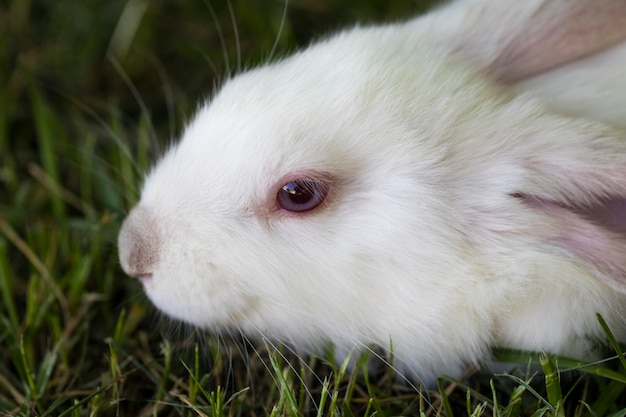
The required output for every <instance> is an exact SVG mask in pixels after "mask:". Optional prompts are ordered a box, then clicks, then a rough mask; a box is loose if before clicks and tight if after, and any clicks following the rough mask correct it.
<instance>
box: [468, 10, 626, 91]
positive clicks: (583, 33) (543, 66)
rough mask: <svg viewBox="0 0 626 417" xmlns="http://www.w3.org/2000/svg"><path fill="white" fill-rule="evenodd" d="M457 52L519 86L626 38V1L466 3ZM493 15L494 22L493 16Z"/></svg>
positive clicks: (498, 76)
mask: <svg viewBox="0 0 626 417" xmlns="http://www.w3.org/2000/svg"><path fill="white" fill-rule="evenodd" d="M465 6H466V7H468V8H469V13H468V12H467V10H468V9H465V11H464V12H465V13H466V20H465V22H464V24H462V25H461V30H463V31H464V36H463V37H462V40H460V41H459V42H460V44H459V49H460V50H461V51H463V52H462V53H467V55H468V56H469V58H470V59H478V60H480V61H481V62H478V64H479V65H481V66H482V67H483V68H485V69H486V70H487V71H488V72H489V73H491V74H493V75H494V76H495V77H496V78H498V79H500V80H502V81H505V82H511V83H514V82H518V81H522V80H524V79H527V78H530V77H532V76H535V75H538V74H541V73H544V72H546V71H549V70H552V69H555V68H557V67H559V66H561V65H565V64H568V63H570V62H573V61H577V60H581V59H584V58H586V57H589V56H591V55H593V54H596V53H598V52H601V51H603V50H606V49H609V48H611V47H612V46H614V45H616V44H618V43H620V42H622V41H624V40H626V2H625V1H624V0H524V1H519V0H505V1H502V0H488V1H485V0H466V1H465ZM496 17H497V18H496Z"/></svg>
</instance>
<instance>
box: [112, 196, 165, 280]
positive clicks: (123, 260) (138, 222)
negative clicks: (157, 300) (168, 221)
mask: <svg viewBox="0 0 626 417" xmlns="http://www.w3.org/2000/svg"><path fill="white" fill-rule="evenodd" d="M160 247H161V236H160V234H159V231H158V227H157V225H156V222H155V221H154V219H153V217H152V216H151V214H150V212H149V210H148V209H146V208H144V207H141V206H138V207H135V208H134V209H133V210H131V212H130V214H129V215H128V217H126V220H124V224H122V229H121V230H120V234H119V236H118V248H119V258H120V264H121V265H122V269H123V270H124V272H125V273H126V274H128V275H130V276H131V277H138V278H140V279H142V280H145V279H149V278H150V277H151V276H152V273H153V271H154V269H155V268H156V266H157V264H158V262H159V255H160Z"/></svg>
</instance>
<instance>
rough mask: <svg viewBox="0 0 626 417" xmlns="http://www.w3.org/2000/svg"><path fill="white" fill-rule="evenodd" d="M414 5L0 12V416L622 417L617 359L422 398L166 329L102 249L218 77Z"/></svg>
mask: <svg viewBox="0 0 626 417" xmlns="http://www.w3.org/2000/svg"><path fill="white" fill-rule="evenodd" d="M424 7H426V4H425V3H423V4H422V3H419V2H417V1H414V2H408V1H405V2H401V1H395V2H385V1H382V0H380V1H371V2H368V3H367V4H360V2H356V1H349V2H347V1H341V2H340V1H338V0H337V1H333V2H330V1H329V2H312V1H305V0H300V1H295V0H292V2H290V3H289V4H288V5H287V8H286V9H285V4H284V3H283V2H282V1H275V2H272V1H266V2H262V1H256V2H243V1H237V0H231V1H230V2H228V3H226V2H219V4H218V2H215V4H210V3H209V2H204V1H196V2H188V3H186V4H185V6H184V7H183V6H182V5H179V4H178V3H175V2H145V1H141V0H123V1H103V0H98V1H92V2H89V3H86V2H78V1H69V0H64V1H59V2H41V1H40V2H35V1H30V2H29V1H22V0H7V1H5V2H4V3H3V4H2V5H0V28H1V29H0V30H1V31H2V33H1V35H0V87H1V88H0V295H1V301H0V415H19V416H117V415H120V416H265V415H272V416H339V415H341V416H374V415H377V416H392V415H424V416H434V415H447V416H452V415H457V416H458V415H461V416H463V415H468V416H478V415H493V416H518V415H536V416H540V415H553V416H562V415H581V416H594V415H598V416H604V415H612V416H624V415H626V361H624V357H623V354H622V353H621V350H620V347H619V345H618V344H616V343H614V344H613V351H614V353H615V354H616V355H618V356H619V355H621V356H619V359H618V360H616V361H613V362H611V363H608V364H594V365H591V366H587V367H583V368H580V364H578V363H575V362H567V360H566V359H564V358H551V357H547V356H532V355H528V354H524V353H519V352H503V351H502V352H497V354H498V355H499V357H500V358H501V359H503V360H507V361H510V362H517V363H521V364H522V365H521V366H520V367H521V369H522V371H521V372H519V373H518V374H516V376H514V375H495V376H494V375H479V374H475V375H473V376H471V377H470V378H469V379H467V380H463V381H462V382H459V381H450V380H449V379H446V378H442V379H441V381H440V385H439V387H437V388H436V389H434V390H432V391H426V390H419V389H417V388H415V387H412V386H411V385H410V384H406V383H402V382H401V381H400V380H398V379H397V378H395V377H394V375H393V373H392V372H391V370H384V371H383V372H380V373H372V374H370V373H369V372H368V367H367V362H368V361H367V358H361V359H359V360H357V361H356V365H354V366H353V367H348V366H347V364H346V363H344V364H343V365H336V364H334V362H333V361H332V352H329V353H328V354H327V355H326V356H325V358H315V357H313V358H304V357H298V356H297V355H294V354H293V353H291V352H289V350H288V349H286V348H283V347H276V346H273V345H271V344H265V345H264V344H254V345H253V344H250V343H248V342H247V341H246V340H245V339H243V338H241V340H231V339H228V338H226V337H221V338H220V337H218V336H215V335H205V334H201V333H200V332H198V331H196V330H194V329H189V328H185V327H184V326H183V325H180V324H176V323H167V322H164V320H162V319H160V318H159V316H158V314H157V313H156V312H155V311H154V310H153V308H152V307H151V306H150V304H149V303H148V302H147V301H146V299H145V297H144V296H143V295H142V292H141V287H140V285H139V283H138V282H136V281H135V280H132V279H130V278H127V277H125V276H124V275H123V273H122V272H121V270H120V268H119V265H118V261H117V254H116V247H115V246H116V235H117V231H118V230H119V227H120V224H121V221H122V219H123V217H124V215H125V213H126V212H127V211H128V210H129V208H130V207H131V206H132V205H133V203H134V202H135V201H136V199H137V196H138V186H139V185H140V184H141V178H142V173H143V172H145V171H146V170H147V169H148V167H149V166H150V164H151V161H153V160H154V158H155V157H156V156H157V155H158V153H159V149H161V148H162V147H163V146H165V145H166V144H167V142H168V141H169V140H171V139H172V138H174V137H175V136H176V132H178V131H179V130H180V128H181V126H182V124H183V123H184V121H185V120H186V118H187V117H188V116H189V115H190V114H191V112H192V111H193V108H194V106H195V103H196V102H197V101H198V100H200V99H201V98H202V97H203V96H205V95H207V94H209V93H210V92H211V90H212V88H213V86H214V85H215V84H216V83H217V81H216V80H219V78H220V76H221V75H223V74H224V73H226V72H227V71H229V70H230V71H235V70H236V69H237V68H244V67H246V66H249V65H253V64H254V63H257V62H260V61H263V60H265V59H266V58H267V57H268V56H270V55H272V51H274V52H273V55H280V54H283V53H286V52H288V51H290V50H293V49H294V48H295V47H296V45H303V44H306V43H307V42H308V40H309V39H311V37H314V36H315V35H316V34H319V33H324V32H326V31H328V30H333V29H336V28H339V27H341V26H342V25H345V24H346V23H349V22H353V21H355V20H357V19H358V20H362V21H363V20H365V21H368V20H383V19H391V18H399V17H403V16H410V15H412V14H415V13H417V12H418V11H419V10H421V9H423V8H424ZM231 11H232V13H231ZM285 11H286V18H285V20H284V25H283V26H282V30H279V28H280V27H281V22H283V13H285ZM231 15H232V16H234V18H235V19H236V25H235V26H236V28H237V29H238V31H237V32H235V31H234V30H233V24H232V22H231V21H232V18H231ZM218 22H219V25H218ZM278 32H280V36H277V33H278ZM526 363H529V364H530V363H535V364H537V366H538V367H537V368H533V367H529V368H528V370H527V368H526V365H525V364H526ZM564 368H568V369H569V368H580V369H578V370H577V371H563V370H562V369H564ZM544 375H545V376H544Z"/></svg>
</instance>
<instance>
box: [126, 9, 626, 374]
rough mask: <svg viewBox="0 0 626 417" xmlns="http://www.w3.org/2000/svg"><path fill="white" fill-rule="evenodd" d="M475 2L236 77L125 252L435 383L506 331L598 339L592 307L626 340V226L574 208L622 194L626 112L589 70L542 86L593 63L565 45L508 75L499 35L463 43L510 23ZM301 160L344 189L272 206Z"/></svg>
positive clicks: (213, 322) (274, 331)
mask: <svg viewBox="0 0 626 417" xmlns="http://www.w3.org/2000/svg"><path fill="white" fill-rule="evenodd" d="M581 1H582V0H581ZM483 3H485V4H489V3H488V2H485V1H484V0H483ZM508 3H510V4H509V5H511V4H513V3H511V2H508ZM518 3H520V4H524V2H518ZM530 3H531V2H529V4H530ZM475 4H478V3H477V2H476V0H464V1H461V2H459V3H457V4H453V5H451V6H448V7H447V8H444V9H441V10H439V11H436V12H434V13H432V14H431V15H428V16H426V17H424V18H420V19H416V20H414V21H410V22H407V23H405V24H397V25H384V26H379V27H368V28H355V29H352V30H349V31H345V32H342V33H339V34H337V35H336V36H334V37H332V38H330V39H328V40H326V41H322V42H320V43H317V44H315V45H313V46H311V47H310V48H308V49H306V50H304V51H302V52H300V53H297V54H295V55H294V56H292V57H290V58H287V59H285V60H282V61H280V62H277V63H273V64H269V65H266V66H263V67H260V68H258V69H254V70H252V71H249V72H246V73H243V74H240V75H238V76H236V77H235V78H233V79H232V80H230V81H228V82H227V83H226V84H225V85H224V87H223V88H222V89H221V91H220V92H219V93H218V94H217V95H216V96H215V97H214V98H213V99H212V100H210V101H209V102H208V103H206V104H205V105H203V106H202V107H201V108H200V110H199V111H198V113H197V114H196V116H195V117H194V118H193V120H192V121H191V123H190V124H189V126H188V127H187V129H186V130H185V132H184V134H183V137H182V140H181V141H180V142H179V143H178V144H177V145H175V146H173V147H172V148H171V149H170V150H169V151H168V152H167V153H166V155H165V156H164V157H163V158H162V160H161V161H160V162H159V163H158V165H157V166H156V167H155V169H154V170H153V171H152V172H151V173H150V175H149V176H148V177H147V179H146V183H145V186H144V189H143V192H142V196H141V201H140V202H139V204H138V207H137V208H135V209H134V210H133V212H132V213H131V214H130V215H129V218H128V219H127V220H126V222H125V224H124V227H123V229H122V231H121V233H120V242H119V244H120V259H121V263H122V266H123V268H124V269H125V271H126V272H127V273H128V274H130V275H135V276H144V279H143V282H144V287H145V291H146V293H147V294H148V296H149V297H150V299H151V300H152V301H153V302H154V303H155V304H156V306H157V307H158V308H160V309H161V310H163V311H164V312H165V313H167V314H168V315H170V316H172V317H174V318H177V319H180V320H184V321H187V322H190V323H193V324H195V325H198V326H202V327H206V328H212V329H217V330H220V329H241V330H243V331H244V332H246V333H247V334H249V335H252V336H254V335H265V336H268V337H271V338H274V339H279V340H284V341H287V342H290V343H292V344H293V345H294V346H296V347H298V348H301V349H307V350H310V349H314V348H316V347H320V346H321V345H323V344H325V343H328V342H332V343H333V344H334V345H335V346H336V348H337V350H338V352H343V353H347V352H350V351H351V350H353V349H361V348H363V347H365V346H375V347H380V348H383V349H385V348H387V347H388V346H389V345H390V342H392V343H393V346H394V357H395V360H396V365H398V366H399V367H401V368H402V369H404V370H406V371H408V372H410V373H411V374H413V375H414V376H416V377H417V378H419V379H420V380H421V381H422V382H425V383H431V382H432V381H433V379H434V378H435V377H436V376H437V375H439V374H442V373H446V374H451V375H454V376H458V375H460V374H461V373H462V371H463V370H464V368H465V367H466V366H467V365H468V364H474V363H481V362H484V361H488V360H489V352H490V348H491V347H493V346H510V347H516V348H522V349H534V350H541V349H546V350H549V351H553V352H557V353H562V354H570V355H575V356H581V357H582V356H585V355H587V354H588V353H589V349H590V347H591V345H592V342H591V341H590V339H589V337H592V338H593V337H601V335H602V333H601V330H600V328H599V326H598V325H597V323H596V318H595V313H597V312H599V313H601V314H602V315H603V316H604V318H605V319H607V321H608V322H609V324H610V325H611V326H613V331H614V332H615V333H616V335H617V336H618V338H620V339H621V340H626V319H625V317H626V295H625V294H626V278H625V276H622V275H620V272H619V271H621V273H624V271H625V270H626V262H625V261H621V255H619V254H623V253H624V250H625V249H626V237H625V236H622V235H614V234H612V231H610V230H605V229H603V228H601V227H599V226H597V225H595V224H589V223H588V222H586V221H585V220H584V219H583V218H581V216H579V215H577V214H575V213H572V212H570V210H568V209H566V208H564V206H565V205H568V204H571V205H576V204H577V203H578V202H592V201H594V199H598V198H600V197H607V196H608V197H611V198H618V199H619V198H626V134H625V133H624V132H623V131H621V130H619V129H620V127H619V125H620V124H621V126H622V127H623V124H622V123H621V121H623V120H626V110H624V111H621V113H620V114H618V115H617V116H611V117H610V118H605V117H604V113H603V112H597V111H596V110H597V108H596V106H599V105H601V104H602V101H601V100H600V101H599V102H598V101H596V102H593V106H590V107H593V108H590V109H589V111H587V110H585V104H584V103H582V104H580V103H578V104H576V105H574V106H573V107H572V106H570V104H571V103H572V102H573V101H576V98H577V96H576V91H578V89H577V87H576V86H575V85H570V88H568V84H567V83H568V82H573V81H563V83H561V84H560V85H555V86H554V88H555V90H556V89H558V91H561V92H562V94H560V95H557V94H553V93H552V92H550V93H546V91H547V90H544V87H546V88H548V87H551V86H552V81H551V80H558V79H560V78H561V75H557V74H559V73H558V72H556V71H564V72H565V75H563V76H564V77H565V78H563V79H564V80H576V79H580V77H584V75H581V74H580V73H578V72H577V70H576V68H573V67H571V65H573V64H571V63H568V65H569V66H567V65H566V66H560V67H559V69H554V68H549V71H548V70H546V71H542V72H541V73H540V74H536V71H535V72H534V71H532V70H529V71H524V72H527V73H529V74H531V73H532V76H533V77H535V78H519V77H518V79H516V80H515V84H513V85H510V86H509V85H505V84H504V83H502V81H501V80H505V79H507V77H506V75H507V74H506V73H504V72H503V70H502V71H499V70H498V69H497V68H494V64H493V62H497V61H498V60H497V59H494V56H496V55H497V54H498V53H499V52H500V53H501V52H502V51H501V50H499V49H498V48H499V44H496V43H495V40H494V42H493V43H490V44H488V45H485V48H487V49H489V50H490V52H489V54H487V55H488V56H487V58H485V59H483V58H481V57H480V56H478V55H477V54H470V55H471V57H472V58H471V59H470V58H467V57H468V51H472V45H471V39H467V38H465V35H466V33H464V32H463V28H464V27H465V26H468V25H469V23H468V22H474V21H475V20H476V19H478V20H479V21H480V22H485V27H489V28H490V27H491V26H493V25H494V24H495V25H496V26H498V25H502V26H503V27H505V28H506V24H507V21H506V19H502V18H501V17H500V16H498V15H497V13H496V11H497V9H498V8H496V9H495V10H494V12H493V14H490V13H489V9H488V8H487V9H485V10H487V12H485V11H483V12H481V14H480V15H479V16H478V17H477V16H473V15H472V13H473V12H472V10H474V9H473V8H472V7H468V5H469V6H472V5H475ZM532 4H534V5H535V6H533V7H536V5H537V4H540V2H539V1H536V0H533V2H532ZM516 7H518V8H522V7H523V6H516ZM526 24H530V23H529V22H526ZM472 27H474V26H472ZM498 27H500V26H498ZM455 30H456V32H455ZM472 30H474V31H475V32H476V33H477V34H476V36H474V38H475V39H477V40H480V42H483V40H487V41H488V40H489V37H488V36H486V34H484V33H479V32H480V31H479V28H475V29H472ZM490 30H491V29H490ZM521 30H522V29H521V28H520V31H521ZM472 33H473V32H472ZM442 40H445V41H442ZM454 40H456V41H458V42H456V43H455V41H454ZM461 40H462V42H461ZM477 42H478V41H477ZM459 45H467V46H466V47H465V48H460V46H459ZM506 45H510V42H506ZM474 47H476V45H474ZM622 49H623V48H622ZM616 56H617V58H616V60H617V61H618V62H615V64H616V65H618V64H619V65H620V68H621V70H622V71H626V59H624V58H625V57H624V54H621V53H620V54H617V55H616ZM585 59H586V58H585ZM583 61H584V62H585V64H584V65H592V66H593V65H595V64H593V62H595V61H587V60H582V61H581V62H583ZM509 66H510V62H507V66H504V67H503V68H508V67H509ZM568 68H570V69H571V68H573V69H571V71H570V70H568ZM622 73H624V72H622ZM570 76H571V77H570ZM542 77H545V78H542ZM568 77H570V78H568ZM513 78H515V77H513ZM614 81H616V80H615V79H614ZM518 82H519V83H518ZM621 86H624V83H623V81H622V84H621ZM620 88H621V87H620ZM520 91H522V93H521V94H520V93H519V92H520ZM592 92H593V91H592ZM613 93H614V92H613ZM603 94H604V93H603ZM625 96H626V95H625V94H622V93H620V94H613V99H614V101H613V103H617V104H612V105H613V106H614V105H620V103H621V105H623V108H624V109H626V98H625ZM542 97H543V98H542ZM582 97H583V100H584V101H585V102H586V101H587V97H588V94H586V93H585V94H582ZM603 97H604V96H603ZM548 98H550V99H549V100H548ZM620 100H621V101H620ZM572 108H575V111H574V110H572ZM572 114H574V115H575V116H576V117H577V118H571V117H568V116H567V115H572ZM596 116H597V117H596ZM586 119H598V121H609V122H610V121H611V120H613V121H617V122H616V123H615V126H613V127H610V126H605V125H602V124H600V123H597V122H595V121H590V120H586ZM294 173H296V174H297V173H316V174H322V175H323V176H325V177H327V178H329V180H330V181H331V182H332V190H331V194H330V196H329V199H328V201H327V202H326V203H325V204H324V205H323V206H321V207H320V208H318V209H316V210H314V211H312V212H310V213H306V214H303V215H294V214H291V213H287V212H284V211H282V210H278V209H276V207H275V206H274V199H275V196H276V193H277V190H278V188H279V187H280V186H281V185H282V183H281V181H283V180H284V179H285V178H288V177H289V176H290V175H293V174H294ZM572 173H574V174H572ZM579 175H580V178H579V177H578V176H579ZM517 194H523V195H524V196H530V197H532V198H530V199H525V198H520V196H519V195H517ZM535 199H536V201H535ZM586 237H590V238H592V240H591V241H590V243H589V247H588V246H587V243H586V242H587V241H586V240H585V238H586ZM603 245H609V246H611V247H613V248H614V252H615V253H613V252H611V251H604V250H603V249H602V250H601V249H599V248H600V247H602V248H604V246H603ZM605 252H606V255H603V254H604V253H605ZM602 256H606V259H600V260H599V258H601V257H602ZM605 261H606V262H605ZM620 262H621V263H620ZM620 268H623V269H620ZM611 271H618V272H616V273H612V272H611ZM616 289H617V291H616Z"/></svg>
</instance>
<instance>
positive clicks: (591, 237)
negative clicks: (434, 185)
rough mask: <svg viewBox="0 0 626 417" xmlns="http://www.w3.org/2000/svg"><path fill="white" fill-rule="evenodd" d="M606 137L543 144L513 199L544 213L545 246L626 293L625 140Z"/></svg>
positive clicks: (528, 160)
mask: <svg viewBox="0 0 626 417" xmlns="http://www.w3.org/2000/svg"><path fill="white" fill-rule="evenodd" d="M603 133H604V134H606V133H607V132H606V131H605V132H597V131H596V132H595V134H594V135H589V134H588V135H585V136H587V137H586V138H583V137H580V138H578V140H577V139H576V138H572V140H571V142H568V143H566V144H565V146H563V145H561V146H558V145H552V146H551V145H549V144H548V143H546V142H547V141H545V142H544V143H542V145H541V147H540V149H539V150H538V151H537V152H535V153H533V154H532V155H531V156H528V157H526V158H525V159H524V171H525V172H526V175H525V176H526V179H525V185H523V186H522V187H521V188H520V189H519V190H518V192H516V193H514V196H515V197H518V198H520V199H522V201H523V202H524V203H525V204H527V205H528V206H530V207H531V208H532V209H534V210H535V212H536V213H539V214H540V218H541V219H542V222H541V227H539V228H536V229H535V230H534V232H535V233H538V234H539V236H541V238H542V239H543V240H544V243H546V244H548V245H551V246H553V247H556V248H557V249H558V250H563V251H566V252H567V253H570V254H572V255H573V256H575V257H576V258H578V259H580V260H581V261H582V262H584V263H586V264H587V265H588V266H590V267H592V268H593V269H595V270H596V271H599V272H600V274H599V276H600V277H601V278H602V279H603V280H605V281H606V283H608V284H609V285H611V286H612V287H613V288H615V289H617V290H618V291H621V292H626V137H621V138H620V137H619V136H618V135H619V134H615V135H613V137H610V136H605V135H603ZM608 133H609V134H610V133H611V132H608ZM539 229H540V230H539Z"/></svg>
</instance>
